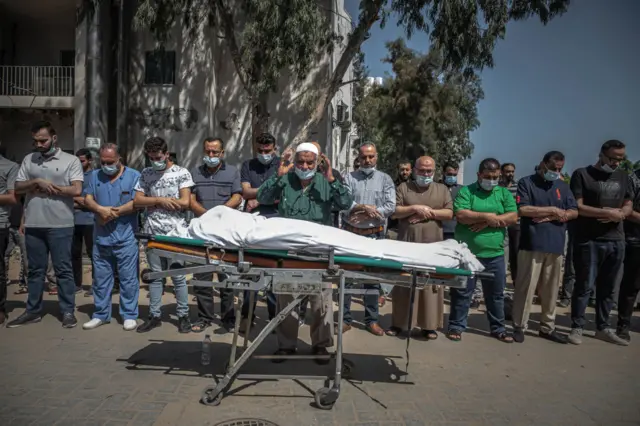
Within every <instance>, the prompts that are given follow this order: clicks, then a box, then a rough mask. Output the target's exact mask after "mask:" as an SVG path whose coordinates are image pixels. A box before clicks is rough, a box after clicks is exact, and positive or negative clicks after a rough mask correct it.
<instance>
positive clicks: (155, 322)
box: [136, 317, 162, 333]
mask: <svg viewBox="0 0 640 426" xmlns="http://www.w3.org/2000/svg"><path fill="white" fill-rule="evenodd" d="M161 325H162V320H161V319H160V317H150V318H149V319H148V320H146V321H145V322H143V323H142V324H140V325H139V326H138V328H136V331H137V332H138V333H146V332H148V331H151V330H153V329H154V328H156V327H160V326H161Z"/></svg>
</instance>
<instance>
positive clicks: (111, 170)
mask: <svg viewBox="0 0 640 426" xmlns="http://www.w3.org/2000/svg"><path fill="white" fill-rule="evenodd" d="M118 170H120V165H119V164H112V165H107V164H105V165H103V166H102V172H103V173H104V174H105V175H107V176H113V175H115V174H116V173H118Z"/></svg>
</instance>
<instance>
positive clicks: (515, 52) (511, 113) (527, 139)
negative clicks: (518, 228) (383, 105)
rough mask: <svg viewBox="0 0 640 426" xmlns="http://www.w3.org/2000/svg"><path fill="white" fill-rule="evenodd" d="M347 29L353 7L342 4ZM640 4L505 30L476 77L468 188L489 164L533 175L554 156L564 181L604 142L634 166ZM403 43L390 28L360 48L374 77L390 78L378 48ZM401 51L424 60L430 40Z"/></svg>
mask: <svg viewBox="0 0 640 426" xmlns="http://www.w3.org/2000/svg"><path fill="white" fill-rule="evenodd" d="M345 6H346V8H347V10H348V11H349V13H350V14H351V16H352V17H353V19H354V21H355V20H357V16H358V9H357V7H358V1H357V0H345ZM638 16H640V1H636V0H607V1H604V0H579V1H573V2H572V4H571V6H570V9H569V12H568V13H566V14H565V15H564V16H562V17H560V18H557V19H556V20H554V21H552V22H551V23H550V24H549V25H547V26H546V27H545V26H543V25H542V24H541V23H540V22H539V21H538V20H537V19H531V20H528V21H524V22H515V23H510V24H509V26H508V28H507V34H506V38H505V40H502V41H499V42H498V44H497V46H496V49H495V51H494V60H495V67H494V68H493V69H490V70H485V71H483V73H482V79H483V88H484V92H485V99H484V100H483V101H482V102H481V103H480V106H479V113H480V121H481V125H480V128H479V129H478V130H476V131H475V132H474V133H473V134H472V141H473V143H474V144H475V151H474V153H473V156H472V158H471V159H470V160H468V161H467V162H466V163H465V179H464V180H465V183H470V182H471V181H472V180H473V179H474V177H475V171H476V169H477V166H478V163H479V162H480V161H481V160H482V159H483V158H486V157H496V158H498V159H499V160H500V161H501V162H513V163H515V164H516V174H517V175H518V176H523V175H527V174H530V173H532V172H533V167H534V165H535V164H537V163H538V162H539V161H540V158H541V157H542V156H543V155H544V153H545V152H547V151H549V150H552V149H558V150H560V151H563V152H564V153H565V155H566V157H567V165H566V168H565V169H566V170H567V171H569V172H571V171H573V170H574V169H575V168H577V167H582V166H584V165H587V164H592V163H594V162H595V160H596V158H597V155H598V151H599V147H600V145H601V144H602V143H603V142H604V141H605V140H607V139H620V140H622V141H623V142H625V143H626V144H627V152H628V155H629V158H630V159H632V160H634V161H638V160H640V106H639V104H638V102H639V100H640V72H639V70H640V54H639V53H638V52H640V50H639V48H638V45H639V44H640V25H638V24H637V19H638ZM397 37H405V36H404V32H403V30H402V29H401V28H398V27H397V26H396V22H395V21H394V20H393V19H392V20H391V21H390V22H388V23H387V25H386V27H385V28H384V30H381V29H380V28H379V27H376V28H375V29H374V30H373V31H372V34H371V38H369V39H368V40H367V41H366V42H365V43H364V44H363V50H364V52H365V56H366V62H367V66H368V67H369V70H370V75H372V76H384V75H385V72H390V68H389V66H388V64H383V63H382V62H381V59H382V58H384V57H385V56H386V49H385V47H384V43H385V42H386V41H388V40H394V39H396V38H397ZM407 44H408V45H409V47H411V48H413V49H416V50H420V51H425V50H426V49H427V48H428V44H429V43H428V38H427V36H426V35H425V34H416V35H414V36H413V37H412V38H411V39H410V40H408V42H407Z"/></svg>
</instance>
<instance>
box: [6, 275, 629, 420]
mask: <svg viewBox="0 0 640 426" xmlns="http://www.w3.org/2000/svg"><path fill="white" fill-rule="evenodd" d="M85 282H89V279H88V276H87V277H86V279H85ZM15 288H16V286H15V285H12V286H10V287H9V292H10V299H11V303H10V306H9V309H10V311H11V313H10V315H11V316H12V317H14V316H15V315H17V314H19V313H20V312H21V311H22V309H23V306H24V296H16V295H13V291H14V289H15ZM146 295H147V292H146V291H144V290H143V291H142V292H141V297H140V303H141V307H142V312H141V314H143V315H146V314H147V310H146V306H147V304H148V299H147V298H146ZM45 298H46V300H47V302H46V310H47V312H49V313H50V315H47V316H46V317H45V318H44V320H43V322H42V323H40V324H37V325H31V326H27V327H24V328H19V329H0V348H1V350H0V365H2V367H1V369H0V425H2V426H8V425H28V424H34V425H54V424H55V425H103V424H104V425H177V424H186V423H189V424H191V425H216V424H218V423H220V422H224V421H226V420H232V419H238V418H259V419H265V420H269V421H271V422H274V423H275V424H277V425H280V426H303V425H361V426H364V425H371V426H373V425H380V426H382V425H386V426H391V425H393V426H400V425H406V426H409V425H426V424H460V425H469V424H478V425H502V424H504V425H507V424H509V425H520V424H522V425H534V424H535V425H555V424H558V425H580V426H586V425H596V424H602V425H607V426H609V425H623V424H624V425H632V424H640V404H639V403H638V401H639V400H638V395H640V369H639V365H638V360H639V359H640V335H638V334H637V333H636V334H634V335H633V336H632V337H633V340H634V342H633V343H634V344H632V345H631V346H630V347H616V346H612V345H609V344H606V343H603V342H600V341H596V340H594V339H586V341H585V343H584V344H583V345H582V346H580V347H576V346H561V345H557V344H552V343H549V342H546V341H542V340H540V339H538V338H536V337H534V336H530V337H528V338H527V340H526V342H525V343H524V344H512V345H506V344H503V343H500V342H498V341H496V340H493V339H490V338H489V337H487V336H486V332H485V331H484V330H485V329H486V321H485V318H484V313H483V312H478V311H474V312H473V313H472V315H471V320H470V322H471V325H472V329H471V330H469V333H467V334H465V336H464V341H463V342H460V343H453V342H450V341H448V340H446V339H445V338H444V337H442V336H441V338H440V339H438V340H436V341H432V342H425V341H422V340H418V339H416V340H412V341H411V347H410V360H411V363H410V366H409V376H408V377H407V376H405V375H404V373H403V371H404V368H405V362H406V357H405V345H406V341H405V340H400V339H395V338H390V337H374V336H372V335H369V334H368V333H366V332H365V331H363V330H361V329H354V330H352V331H350V332H349V333H348V334H346V335H345V345H346V348H345V351H346V352H347V353H348V357H349V358H350V359H351V360H353V361H354V362H355V363H356V365H357V366H356V369H355V370H354V372H353V374H352V379H351V380H350V381H348V382H344V386H343V389H342V395H341V397H340V400H339V401H338V403H337V404H336V406H335V407H334V409H333V410H332V411H321V410H318V409H316V408H314V407H313V406H312V403H313V397H312V392H313V391H314V390H316V389H317V388H319V387H321V386H322V379H321V378H319V379H318V380H312V381H302V382H292V381H287V380H282V381H278V382H259V383H258V382H236V383H235V384H234V386H233V388H232V390H231V393H232V395H230V396H228V397H227V398H225V399H224V400H223V401H222V404H221V405H220V406H218V407H205V406H202V405H200V404H199V403H198V401H199V397H200V392H201V390H202V388H203V387H204V386H205V385H206V384H209V383H211V382H212V378H211V375H212V373H219V372H221V371H222V368H223V363H224V359H225V357H226V356H227V354H228V350H229V348H228V346H227V345H225V344H224V342H228V341H229V338H228V337H227V336H221V335H218V334H215V333H214V334H213V335H212V338H213V340H214V342H215V343H214V346H213V351H212V356H213V360H212V363H211V365H210V366H209V367H202V366H201V365H200V348H201V344H200V341H201V339H202V338H203V335H193V334H191V335H186V336H182V335H179V334H178V333H177V332H176V329H175V325H173V324H172V323H171V322H166V323H165V324H164V325H163V327H162V328H161V329H157V330H154V331H153V332H151V333H149V334H146V335H140V334H136V333H131V332H130V333H127V332H124V331H123V330H122V328H121V326H120V325H119V324H118V323H116V322H115V321H114V322H113V323H111V324H109V325H106V326H103V327H101V328H99V329H97V330H93V331H83V330H82V329H81V328H80V327H77V328H75V329H72V330H64V329H62V328H61V327H60V323H59V322H58V320H57V318H56V317H55V313H56V312H57V302H56V301H55V300H54V298H53V297H51V296H48V295H47V296H45ZM172 299H173V296H172V295H171V294H170V293H168V294H167V295H166V296H165V302H166V307H167V309H166V310H165V315H166V316H167V319H168V320H169V314H171V316H172V317H173V313H174V309H175V304H174V300H172ZM91 302H92V299H90V298H85V297H83V296H82V295H78V297H77V304H78V311H79V312H78V319H79V321H80V322H84V321H86V320H87V319H88V318H89V315H90V313H91V309H92V306H91ZM117 303H118V301H117V298H114V308H115V310H116V312H117ZM389 305H390V304H389ZM354 307H355V308H356V310H357V311H358V313H356V318H362V317H361V315H362V313H361V311H362V307H361V305H359V304H357V303H354ZM390 309H391V308H390V306H387V307H385V308H384V309H383V314H384V316H383V319H382V323H383V325H388V323H389V321H390ZM481 309H482V308H481ZM258 313H259V315H263V316H264V314H265V313H266V312H265V309H264V308H263V307H262V308H260V309H259V312H258ZM534 319H535V316H534ZM635 320H636V321H635V329H636V331H637V330H639V329H640V318H635ZM559 324H560V325H561V326H562V329H566V326H567V325H568V317H567V313H566V310H561V313H560V316H559ZM301 337H302V338H303V339H304V341H305V342H308V340H309V339H308V327H306V326H305V327H303V329H302V332H301ZM274 339H275V338H274V337H271V338H270V339H269V342H268V344H267V347H263V348H262V349H261V353H270V352H271V351H272V350H274V341H273V340H274ZM251 370H252V372H261V373H269V372H274V371H282V372H296V373H298V374H305V375H314V374H316V373H317V374H318V375H321V374H322V371H323V370H322V369H319V368H318V367H316V366H315V365H307V364H300V363H297V362H287V363H284V364H281V365H279V366H274V365H273V364H271V363H269V362H266V361H264V362H262V361H255V363H253V364H252V366H251Z"/></svg>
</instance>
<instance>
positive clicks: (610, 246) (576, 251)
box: [571, 241, 625, 330]
mask: <svg viewBox="0 0 640 426" xmlns="http://www.w3.org/2000/svg"><path fill="white" fill-rule="evenodd" d="M624 254H625V242H624V241H587V242H576V243H575V245H574V246H573V266H574V268H575V271H576V282H575V285H574V288H573V294H572V296H571V328H580V329H581V328H584V326H585V325H586V323H587V321H586V318H585V311H586V309H587V305H588V304H589V296H590V295H591V292H592V290H593V289H595V292H596V328H597V329H598V330H604V329H606V328H609V314H610V313H611V309H613V304H614V299H613V298H614V293H615V290H616V286H617V285H618V281H619V273H620V270H621V269H622V264H623V262H624Z"/></svg>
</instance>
